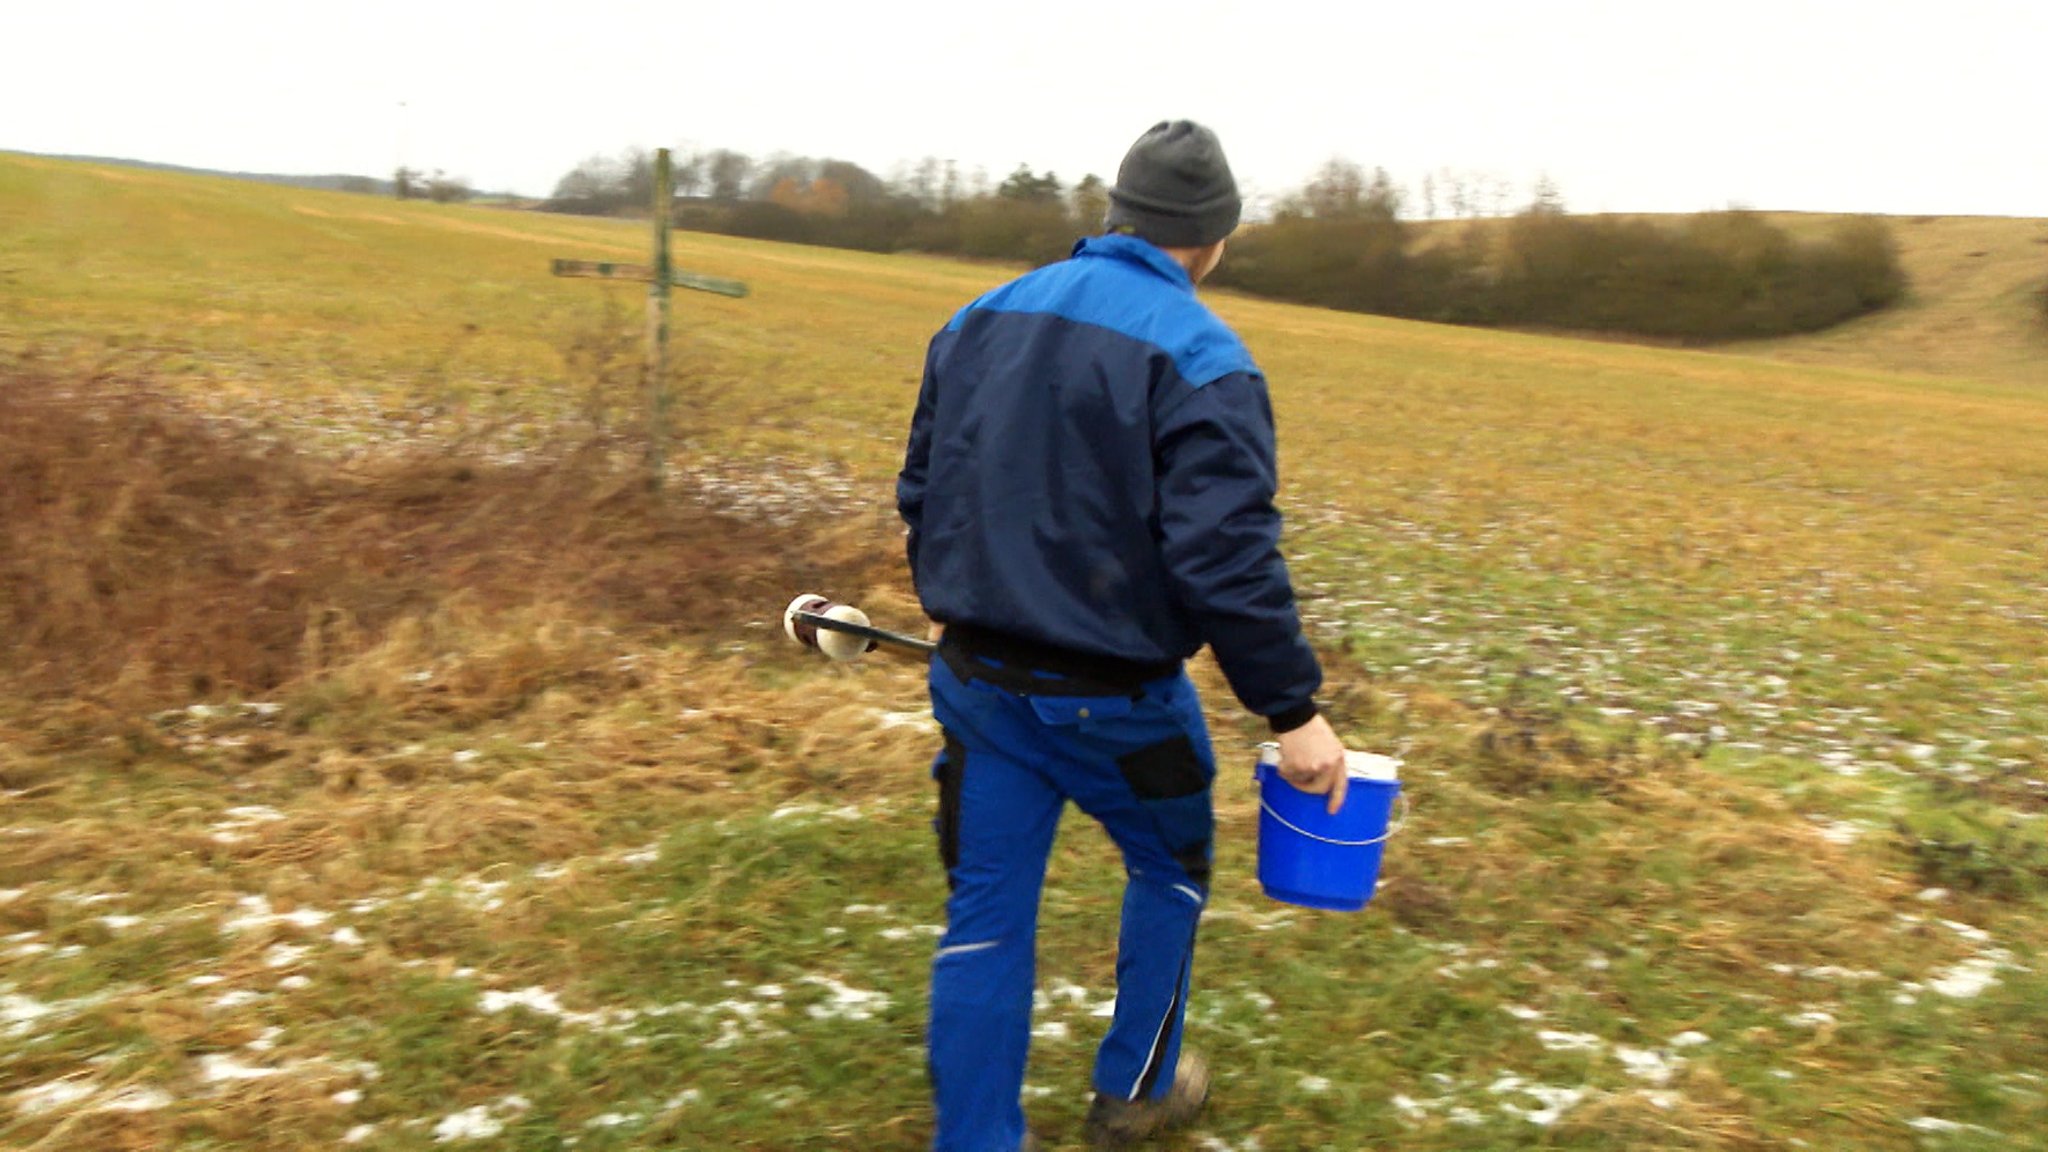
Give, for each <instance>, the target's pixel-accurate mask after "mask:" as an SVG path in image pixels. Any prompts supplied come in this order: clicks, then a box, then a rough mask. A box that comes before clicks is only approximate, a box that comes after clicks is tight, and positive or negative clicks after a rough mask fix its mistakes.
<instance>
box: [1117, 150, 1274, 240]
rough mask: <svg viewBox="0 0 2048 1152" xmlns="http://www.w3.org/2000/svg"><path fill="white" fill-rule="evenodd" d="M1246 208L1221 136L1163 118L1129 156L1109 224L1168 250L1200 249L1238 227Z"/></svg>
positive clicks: (1121, 170)
mask: <svg viewBox="0 0 2048 1152" xmlns="http://www.w3.org/2000/svg"><path fill="white" fill-rule="evenodd" d="M1243 210H1244V201H1243V200H1241V199H1240V198H1239V197H1238V195H1237V181H1236V179H1235V178H1233V177H1232V176H1231V175H1230V162H1229V161H1228V160H1225V159H1224V158H1223V145H1222V144H1220V143H1218V142H1217V140H1216V134H1215V133H1214V132H1211V131H1209V130H1208V129H1207V128H1204V127H1202V126H1201V125H1200V124H1197V123H1195V122H1194V121H1192V120H1161V121H1160V122H1159V123H1157V124H1155V125H1153V126H1152V129H1151V130H1150V131H1148V132H1146V133H1145V134H1144V135H1143V136H1140V137H1138V142H1137V143H1136V144H1133V145H1131V150H1130V151H1129V152H1127V153H1125V154H1124V162H1123V166H1122V167H1120V168H1118V169H1117V170H1116V187H1114V188H1111V189H1110V190H1109V215H1108V216H1107V218H1105V220H1104V221H1103V223H1104V225H1105V226H1106V227H1107V228H1108V229H1109V230H1110V231H1112V232H1115V231H1119V230H1128V231H1131V232H1135V233H1136V234H1138V235H1139V236H1140V237H1143V238H1144V239H1146V240H1150V241H1151V242H1152V243H1154V244H1157V245H1159V246H1160V247H1162V248H1200V247H1202V246H1204V245H1207V244H1214V243H1215V242H1216V241H1218V240H1221V239H1223V238H1224V237H1225V236H1228V235H1230V234H1231V233H1232V232H1233V231H1235V230H1236V229H1237V220H1238V216H1239V214H1240V213H1241V212H1242V211H1243Z"/></svg>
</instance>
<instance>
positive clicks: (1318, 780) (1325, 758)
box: [1276, 716, 1351, 816]
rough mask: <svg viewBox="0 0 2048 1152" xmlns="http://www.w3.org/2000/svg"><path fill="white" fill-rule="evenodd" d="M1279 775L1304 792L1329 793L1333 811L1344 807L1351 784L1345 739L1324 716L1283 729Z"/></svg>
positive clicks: (1333, 813) (1331, 812) (1332, 813)
mask: <svg viewBox="0 0 2048 1152" xmlns="http://www.w3.org/2000/svg"><path fill="white" fill-rule="evenodd" d="M1276 739H1278V740H1279V742H1280V775H1281V776H1282V777H1283V778H1285V779H1286V781H1287V782H1288V783H1289V784H1292V785H1294V786H1295V787H1296V788H1299V789H1301V790H1302V791H1303V792H1309V793H1313V794H1315V795H1318V796H1321V795H1328V796H1329V797H1330V815H1332V816H1334V815H1336V814H1337V810H1338V809H1339V808H1342V807H1344V793H1345V792H1346V791H1347V790H1349V789H1350V787H1351V774H1350V772H1349V770H1348V768H1347V767H1346V765H1345V762H1344V742H1343V741H1342V740H1339V739H1337V733H1336V730H1335V729H1333V728H1331V727H1330V722H1329V721H1328V720H1326V719H1324V718H1323V717H1322V716H1317V717H1316V718H1315V719H1313V720H1310V721H1309V722H1308V723H1306V724H1303V725H1302V726H1301V727H1299V728H1296V729H1294V730H1292V731H1289V732H1282V733H1280V735H1279V736H1278V737H1277V738H1276Z"/></svg>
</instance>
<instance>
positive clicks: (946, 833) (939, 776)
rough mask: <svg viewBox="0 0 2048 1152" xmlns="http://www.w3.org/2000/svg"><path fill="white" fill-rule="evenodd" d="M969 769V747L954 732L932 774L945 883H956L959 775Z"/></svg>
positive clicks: (934, 827)
mask: <svg viewBox="0 0 2048 1152" xmlns="http://www.w3.org/2000/svg"><path fill="white" fill-rule="evenodd" d="M966 768H967V749H966V748H965V747H963V746H962V745H961V743H960V741H959V740H958V739H957V738H955V737H954V735H953V734H952V733H951V732H948V733H946V749H945V751H944V752H942V753H940V755H939V762H938V764H937V765H936V766H935V767H934V768H933V769H932V776H933V778H935V779H936V780H938V782H939V814H938V815H937V816H935V817H933V819H932V830H933V831H934V832H936V833H938V837H939V860H940V861H941V862H942V863H944V864H945V866H946V886H947V887H948V888H951V887H952V886H953V870H954V869H955V868H958V867H959V866H960V776H961V773H962V772H963V771H965V770H966Z"/></svg>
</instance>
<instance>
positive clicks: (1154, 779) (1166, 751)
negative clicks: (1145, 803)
mask: <svg viewBox="0 0 2048 1152" xmlns="http://www.w3.org/2000/svg"><path fill="white" fill-rule="evenodd" d="M1116 766H1117V767H1118V768H1119V769H1121V770H1122V771H1123V774H1124V782H1125V783H1127V784H1129V785H1130V786H1131V791H1132V792H1135V793H1137V795H1138V799H1140V800H1177V799H1179V798H1180V797H1182V796H1193V795H1194V794H1195V793H1197V792H1200V791H1202V790H1203V789H1204V788H1207V787H1208V786H1209V781H1208V779H1207V777H1205V776H1204V775H1203V774H1202V758H1201V757H1200V756H1199V755H1197V754H1196V753H1195V742H1194V741H1192V740H1190V739H1188V738H1187V737H1185V736H1175V737H1174V738H1173V739H1171V740H1167V741H1164V742H1163V743H1159V744H1153V745H1150V746H1149V747H1145V748H1140V749H1138V750H1137V751H1136V752H1132V753H1129V754H1127V755H1124V756H1119V757H1118V758H1117V762H1116Z"/></svg>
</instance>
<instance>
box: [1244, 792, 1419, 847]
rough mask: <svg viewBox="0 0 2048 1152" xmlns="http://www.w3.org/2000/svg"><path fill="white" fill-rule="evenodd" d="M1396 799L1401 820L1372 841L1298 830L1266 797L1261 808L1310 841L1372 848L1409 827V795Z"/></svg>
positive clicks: (1261, 803)
mask: <svg viewBox="0 0 2048 1152" xmlns="http://www.w3.org/2000/svg"><path fill="white" fill-rule="evenodd" d="M1395 799H1397V800H1399V801H1400V802H1401V818H1400V819H1399V820H1397V821H1395V822H1394V824H1392V825H1391V826H1390V827H1388V829H1387V830H1386V831H1385V832H1383V833H1381V834H1380V835H1378V836H1375V837H1373V838H1372V839H1370V840H1332V839H1330V838H1329V837H1328V836H1318V835H1316V834H1315V833H1313V832H1311V831H1309V830H1308V829H1306V828H1298V827H1296V826H1295V824H1294V822H1293V821H1292V820H1289V819H1288V818H1287V817H1285V816H1282V815H1281V814H1280V813H1278V812H1275V811H1273V806H1272V805H1271V804H1268V803H1266V801H1265V798H1264V797H1260V799H1259V807H1261V808H1263V809H1265V810H1266V815H1268V816H1271V817H1272V818H1273V819H1275V820H1277V821H1279V822H1280V826H1281V827H1282V828H1285V829H1287V830H1288V831H1289V832H1292V833H1294V834H1295V835H1297V836H1306V837H1308V838H1309V839H1310V840H1313V841H1315V842H1316V843H1318V844H1329V845H1331V846H1333V847H1337V848H1370V847H1372V846H1373V845H1375V844H1385V843H1386V842H1387V841H1389V840H1391V839H1393V838H1394V836H1395V835H1396V834H1397V833H1399V832H1400V831H1401V830H1402V829H1403V828H1406V827H1408V793H1406V792H1402V793H1401V794H1399V795H1398V796H1396V797H1395Z"/></svg>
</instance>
